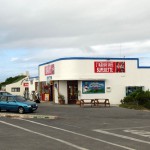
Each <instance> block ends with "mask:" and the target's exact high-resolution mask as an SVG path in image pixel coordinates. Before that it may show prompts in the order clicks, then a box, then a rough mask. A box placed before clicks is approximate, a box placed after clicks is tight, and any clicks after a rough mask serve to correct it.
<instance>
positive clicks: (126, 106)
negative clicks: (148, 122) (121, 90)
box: [119, 104, 147, 110]
mask: <svg viewBox="0 0 150 150" xmlns="http://www.w3.org/2000/svg"><path fill="white" fill-rule="evenodd" d="M119 107H123V108H128V109H136V110H145V109H147V108H145V107H144V106H141V105H135V104H120V105H119Z"/></svg>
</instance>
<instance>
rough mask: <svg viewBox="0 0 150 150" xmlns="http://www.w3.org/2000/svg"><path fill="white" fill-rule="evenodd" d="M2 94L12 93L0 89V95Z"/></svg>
mask: <svg viewBox="0 0 150 150" xmlns="http://www.w3.org/2000/svg"><path fill="white" fill-rule="evenodd" d="M1 95H12V94H11V93H9V92H6V91H0V96H1Z"/></svg>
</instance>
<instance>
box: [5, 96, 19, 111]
mask: <svg viewBox="0 0 150 150" xmlns="http://www.w3.org/2000/svg"><path fill="white" fill-rule="evenodd" d="M6 110H9V111H17V110H18V105H17V102H16V101H15V99H14V97H13V96H8V99H7V105H6Z"/></svg>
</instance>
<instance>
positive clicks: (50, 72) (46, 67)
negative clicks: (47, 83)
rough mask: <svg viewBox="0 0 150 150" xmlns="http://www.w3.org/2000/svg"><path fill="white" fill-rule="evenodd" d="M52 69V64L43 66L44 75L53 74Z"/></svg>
mask: <svg viewBox="0 0 150 150" xmlns="http://www.w3.org/2000/svg"><path fill="white" fill-rule="evenodd" d="M54 69H55V68H54V64H52V65H48V66H45V75H53V74H54Z"/></svg>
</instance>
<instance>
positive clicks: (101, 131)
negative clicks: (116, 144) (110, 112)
mask: <svg viewBox="0 0 150 150" xmlns="http://www.w3.org/2000/svg"><path fill="white" fill-rule="evenodd" d="M93 131H96V132H100V133H103V134H107V135H112V136H116V137H119V138H123V139H128V140H132V141H136V142H141V143H146V144H150V142H148V141H143V140H139V139H136V138H132V137H129V136H125V135H120V134H116V133H111V132H107V131H103V130H99V129H96V130H93Z"/></svg>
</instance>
